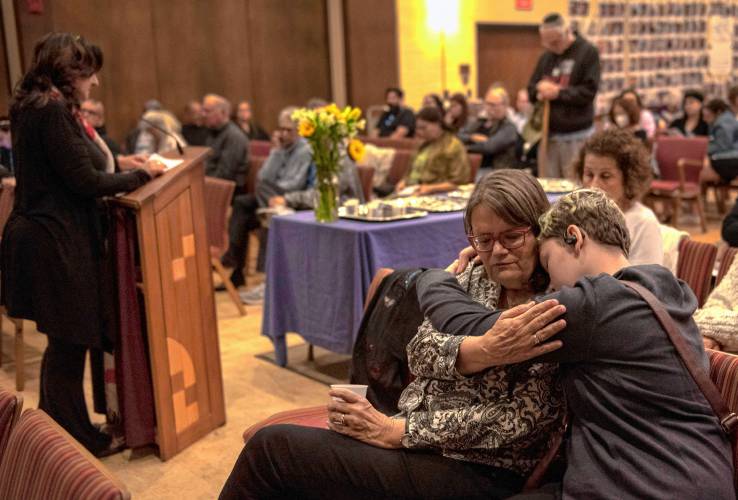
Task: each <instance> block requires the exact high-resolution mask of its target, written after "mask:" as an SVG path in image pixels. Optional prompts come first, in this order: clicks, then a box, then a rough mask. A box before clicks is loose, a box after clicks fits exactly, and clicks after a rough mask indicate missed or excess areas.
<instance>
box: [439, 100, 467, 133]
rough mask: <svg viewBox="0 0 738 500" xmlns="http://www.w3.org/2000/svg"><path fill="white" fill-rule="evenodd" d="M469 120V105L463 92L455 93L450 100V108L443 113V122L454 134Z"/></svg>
mask: <svg viewBox="0 0 738 500" xmlns="http://www.w3.org/2000/svg"><path fill="white" fill-rule="evenodd" d="M468 122H469V105H468V104H467V102H466V97H464V94H462V93H461V92H457V93H456V94H453V95H452V96H451V97H450V98H449V100H448V109H447V110H446V113H445V114H444V115H443V123H445V124H446V127H447V128H448V129H449V130H450V131H452V132H453V133H454V134H456V133H458V132H459V130H461V129H462V128H463V127H465V126H466V124H467V123H468Z"/></svg>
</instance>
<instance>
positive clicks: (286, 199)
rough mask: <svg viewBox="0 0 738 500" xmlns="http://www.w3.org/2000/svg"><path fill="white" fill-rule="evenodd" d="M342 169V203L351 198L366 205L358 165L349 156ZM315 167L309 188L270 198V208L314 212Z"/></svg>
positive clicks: (312, 167)
mask: <svg viewBox="0 0 738 500" xmlns="http://www.w3.org/2000/svg"><path fill="white" fill-rule="evenodd" d="M341 164H342V167H343V168H342V169H341V172H340V173H339V174H338V195H339V197H340V201H341V203H343V202H344V201H345V200H347V199H350V198H356V199H357V200H359V203H364V202H365V201H366V200H365V199H364V189H363V188H362V186H361V179H359V172H358V171H357V170H356V164H355V163H354V162H353V160H351V158H349V157H348V156H345V155H344V156H343V158H342V159H341ZM314 178H315V166H314V165H313V164H311V166H310V171H309V173H308V187H307V188H306V189H302V190H300V191H292V192H290V193H285V194H284V195H277V196H272V197H271V198H269V206H270V207H273V208H274V207H280V206H282V207H289V208H291V209H293V210H312V209H313V208H315V181H314Z"/></svg>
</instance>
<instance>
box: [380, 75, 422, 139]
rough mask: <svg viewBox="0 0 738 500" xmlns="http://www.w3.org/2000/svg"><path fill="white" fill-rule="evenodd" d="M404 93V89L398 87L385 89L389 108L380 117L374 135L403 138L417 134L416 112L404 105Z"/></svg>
mask: <svg viewBox="0 0 738 500" xmlns="http://www.w3.org/2000/svg"><path fill="white" fill-rule="evenodd" d="M404 95H405V94H404V92H403V91H402V89H399V88H397V87H390V88H388V89H387V90H386V91H385V93H384V97H385V102H386V104H387V110H386V111H385V112H384V113H383V114H382V116H380V117H379V122H377V127H376V129H375V130H374V132H373V135H375V136H379V137H390V138H392V139H402V138H403V137H412V136H413V135H414V134H415V114H413V111H412V110H411V109H410V108H406V107H404V106H403V105H402V98H403V96H404Z"/></svg>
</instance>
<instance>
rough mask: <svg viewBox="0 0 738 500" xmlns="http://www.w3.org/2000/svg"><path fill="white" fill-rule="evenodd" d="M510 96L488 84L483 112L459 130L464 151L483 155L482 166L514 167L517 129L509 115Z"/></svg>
mask: <svg viewBox="0 0 738 500" xmlns="http://www.w3.org/2000/svg"><path fill="white" fill-rule="evenodd" d="M508 105H509V98H508V95H507V92H506V91H505V89H503V88H502V87H490V89H489V90H488V91H487V94H486V95H485V96H484V109H483V112H482V114H481V115H480V116H479V117H478V118H477V119H476V120H475V121H473V122H472V123H470V124H469V125H467V126H466V127H464V128H463V129H462V130H461V132H459V139H461V141H462V142H464V143H465V144H467V151H469V152H470V153H480V154H482V155H483V158H482V168H493V169H498V168H510V167H514V166H515V163H516V162H515V142H516V141H517V140H518V131H517V129H516V128H515V125H513V124H512V122H510V120H509V118H508V112H507V110H508Z"/></svg>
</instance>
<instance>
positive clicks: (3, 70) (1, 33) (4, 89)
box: [0, 11, 14, 115]
mask: <svg viewBox="0 0 738 500" xmlns="http://www.w3.org/2000/svg"><path fill="white" fill-rule="evenodd" d="M3 26H4V25H3V14H2V11H0V115H7V114H8V111H9V108H8V105H9V103H10V95H11V93H12V85H13V83H14V82H11V81H10V74H9V72H8V56H7V53H6V52H5V30H4V29H3Z"/></svg>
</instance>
